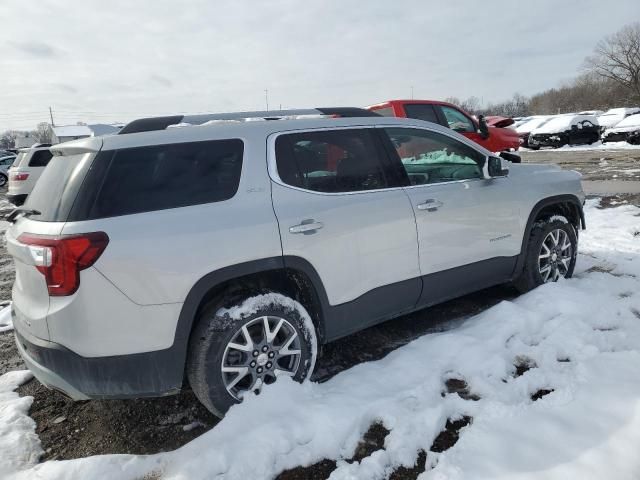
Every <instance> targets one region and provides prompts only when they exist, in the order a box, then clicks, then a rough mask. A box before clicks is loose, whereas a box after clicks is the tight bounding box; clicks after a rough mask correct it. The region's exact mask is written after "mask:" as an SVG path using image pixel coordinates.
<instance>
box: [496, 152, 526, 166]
mask: <svg viewBox="0 0 640 480" xmlns="http://www.w3.org/2000/svg"><path fill="white" fill-rule="evenodd" d="M500 157H501V158H504V159H505V160H509V161H510V162H511V163H522V158H521V157H520V155H516V154H515V153H511V152H500Z"/></svg>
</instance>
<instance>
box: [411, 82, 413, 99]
mask: <svg viewBox="0 0 640 480" xmlns="http://www.w3.org/2000/svg"><path fill="white" fill-rule="evenodd" d="M411 100H413V85H411Z"/></svg>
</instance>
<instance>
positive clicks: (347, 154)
mask: <svg viewBox="0 0 640 480" xmlns="http://www.w3.org/2000/svg"><path fill="white" fill-rule="evenodd" d="M384 155H385V154H384V153H383V152H382V149H381V147H380V144H379V141H378V139H377V137H376V136H375V133H374V132H373V131H372V130H371V129H346V130H329V131H320V132H304V133H295V134H287V135H281V136H279V137H278V139H277V140H276V162H277V168H278V175H279V176H280V179H281V180H282V181H283V182H284V183H286V184H288V185H292V186H294V187H300V188H304V189H306V190H312V191H315V192H325V193H340V192H357V191H363V190H377V189H381V188H386V187H387V186H388V183H387V179H386V176H385V172H384V166H383V165H384Z"/></svg>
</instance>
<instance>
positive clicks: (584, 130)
mask: <svg viewBox="0 0 640 480" xmlns="http://www.w3.org/2000/svg"><path fill="white" fill-rule="evenodd" d="M599 140H600V126H599V125H598V120H597V119H596V117H594V116H592V115H558V116H556V117H553V118H552V119H550V120H549V121H548V122H545V123H543V124H542V125H540V126H539V127H537V128H536V129H535V130H533V131H532V132H531V133H530V134H529V138H528V140H527V143H528V145H529V148H532V149H538V148H540V147H552V148H560V147H562V146H564V145H584V144H589V145H590V144H592V143H595V142H597V141H599Z"/></svg>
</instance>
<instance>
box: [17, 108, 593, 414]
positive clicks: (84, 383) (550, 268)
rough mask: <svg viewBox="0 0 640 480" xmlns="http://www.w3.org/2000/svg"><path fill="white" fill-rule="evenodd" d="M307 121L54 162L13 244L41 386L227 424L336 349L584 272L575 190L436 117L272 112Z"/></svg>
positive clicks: (168, 137)
mask: <svg viewBox="0 0 640 480" xmlns="http://www.w3.org/2000/svg"><path fill="white" fill-rule="evenodd" d="M294 113H296V114H297V117H296V118H282V119H276V118H274V112H254V113H243V114H226V115H222V114H220V115H202V116H192V117H190V116H186V117H184V116H182V115H178V116H174V117H161V118H153V119H141V120H137V121H135V122H132V123H130V124H129V125H127V126H126V127H125V128H124V129H123V130H122V131H121V132H120V134H119V135H113V136H109V137H102V138H87V139H83V140H77V141H73V142H67V143H63V144H60V145H55V146H54V147H52V150H53V151H54V153H55V155H54V157H53V159H52V160H51V163H50V165H49V166H48V167H47V169H46V170H45V172H44V174H43V176H42V178H41V179H40V181H39V182H38V184H37V185H36V187H35V189H34V190H33V192H32V193H31V195H30V196H29V198H28V199H27V201H26V203H25V205H24V207H22V208H17V209H16V210H14V212H12V213H11V214H10V215H9V216H8V217H7V220H8V221H10V222H12V225H11V226H10V227H9V228H8V229H7V233H6V240H7V249H8V251H9V253H10V254H11V255H12V256H13V258H14V260H15V265H16V280H15V283H14V286H13V292H12V294H13V304H12V317H13V323H14V327H15V335H16V340H17V345H18V350H19V352H20V354H21V356H22V358H23V359H24V361H25V362H26V364H27V365H28V367H29V369H30V370H31V371H32V372H33V373H34V374H35V376H36V377H37V378H38V379H39V380H40V381H41V382H42V383H44V384H45V385H48V386H49V387H51V388H55V389H57V390H61V391H63V392H66V393H67V394H68V395H69V396H71V397H72V398H75V399H85V400H86V399H90V398H132V397H145V396H161V395H168V394H173V393H176V392H178V391H179V390H180V389H182V388H183V387H184V386H185V380H187V379H188V382H189V384H190V385H191V388H192V389H193V391H194V392H195V394H196V395H197V397H198V399H199V400H200V401H201V402H202V403H203V404H204V405H205V406H206V407H207V408H209V410H211V411H212V412H213V413H215V414H217V415H222V414H223V413H224V412H225V411H226V410H227V409H228V408H229V407H230V406H231V405H233V404H234V403H237V402H240V401H241V400H242V398H243V396H244V395H246V394H247V393H250V392H259V391H260V389H261V388H262V386H263V385H265V384H269V383H272V382H275V381H276V379H277V378H278V377H280V376H290V377H292V378H293V379H294V380H298V381H302V380H304V379H305V378H308V377H309V375H310V374H311V372H312V370H313V367H314V362H315V359H316V353H317V352H318V348H319V346H320V345H322V344H323V343H327V342H331V341H333V340H336V339H338V338H340V337H344V336H346V335H349V334H352V333H355V332H358V331H359V330H362V329H364V328H367V327H369V326H372V325H374V324H376V323H379V322H383V321H386V320H389V319H392V318H394V317H397V316H399V315H403V314H406V313H409V312H412V311H415V310H418V309H421V308H425V307H428V306H430V305H433V304H436V303H439V302H443V301H445V300H449V299H452V298H455V297H457V296H460V295H464V294H467V293H470V292H472V291H475V290H479V289H482V288H486V287H489V286H492V285H496V284H499V283H504V282H514V283H515V285H516V286H517V287H518V288H519V289H520V290H522V291H526V290H529V289H531V288H534V287H536V286H537V285H540V284H542V283H546V282H553V281H556V280H558V279H559V278H560V277H565V278H568V277H570V276H571V274H572V272H573V269H574V265H575V261H576V255H577V248H578V230H579V229H580V227H584V217H583V212H582V204H583V201H584V198H585V197H584V194H583V192H582V187H581V184H580V175H579V174H577V173H575V172H571V171H566V170H561V169H559V168H558V167H556V166H553V165H534V164H526V165H522V164H518V163H509V162H507V161H505V158H511V159H512V160H514V161H517V160H519V157H517V156H516V155H513V154H507V153H502V154H501V156H502V157H503V158H500V157H496V156H495V155H494V154H492V153H491V152H489V151H487V150H485V149H484V148H483V147H481V146H480V145H478V144H477V143H475V142H473V141H471V140H469V139H467V138H465V137H464V136H462V135H460V134H459V133H456V132H455V131H453V130H451V129H449V128H446V127H443V126H441V125H436V124H434V123H430V122H424V121H421V120H413V119H405V118H389V117H380V116H377V115H375V114H373V113H372V112H369V111H365V110H358V109H315V110H311V111H309V110H305V111H297V112H282V111H280V112H275V115H277V116H283V117H291V116H294ZM243 116H244V117H247V119H251V120H254V119H257V117H260V119H264V120H274V121H241V120H239V119H240V118H243ZM336 116H341V117H346V116H350V117H353V118H332V117H336ZM224 119H229V120H232V121H221V120H224ZM167 127H176V128H167ZM425 368H428V365H427V366H425Z"/></svg>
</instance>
